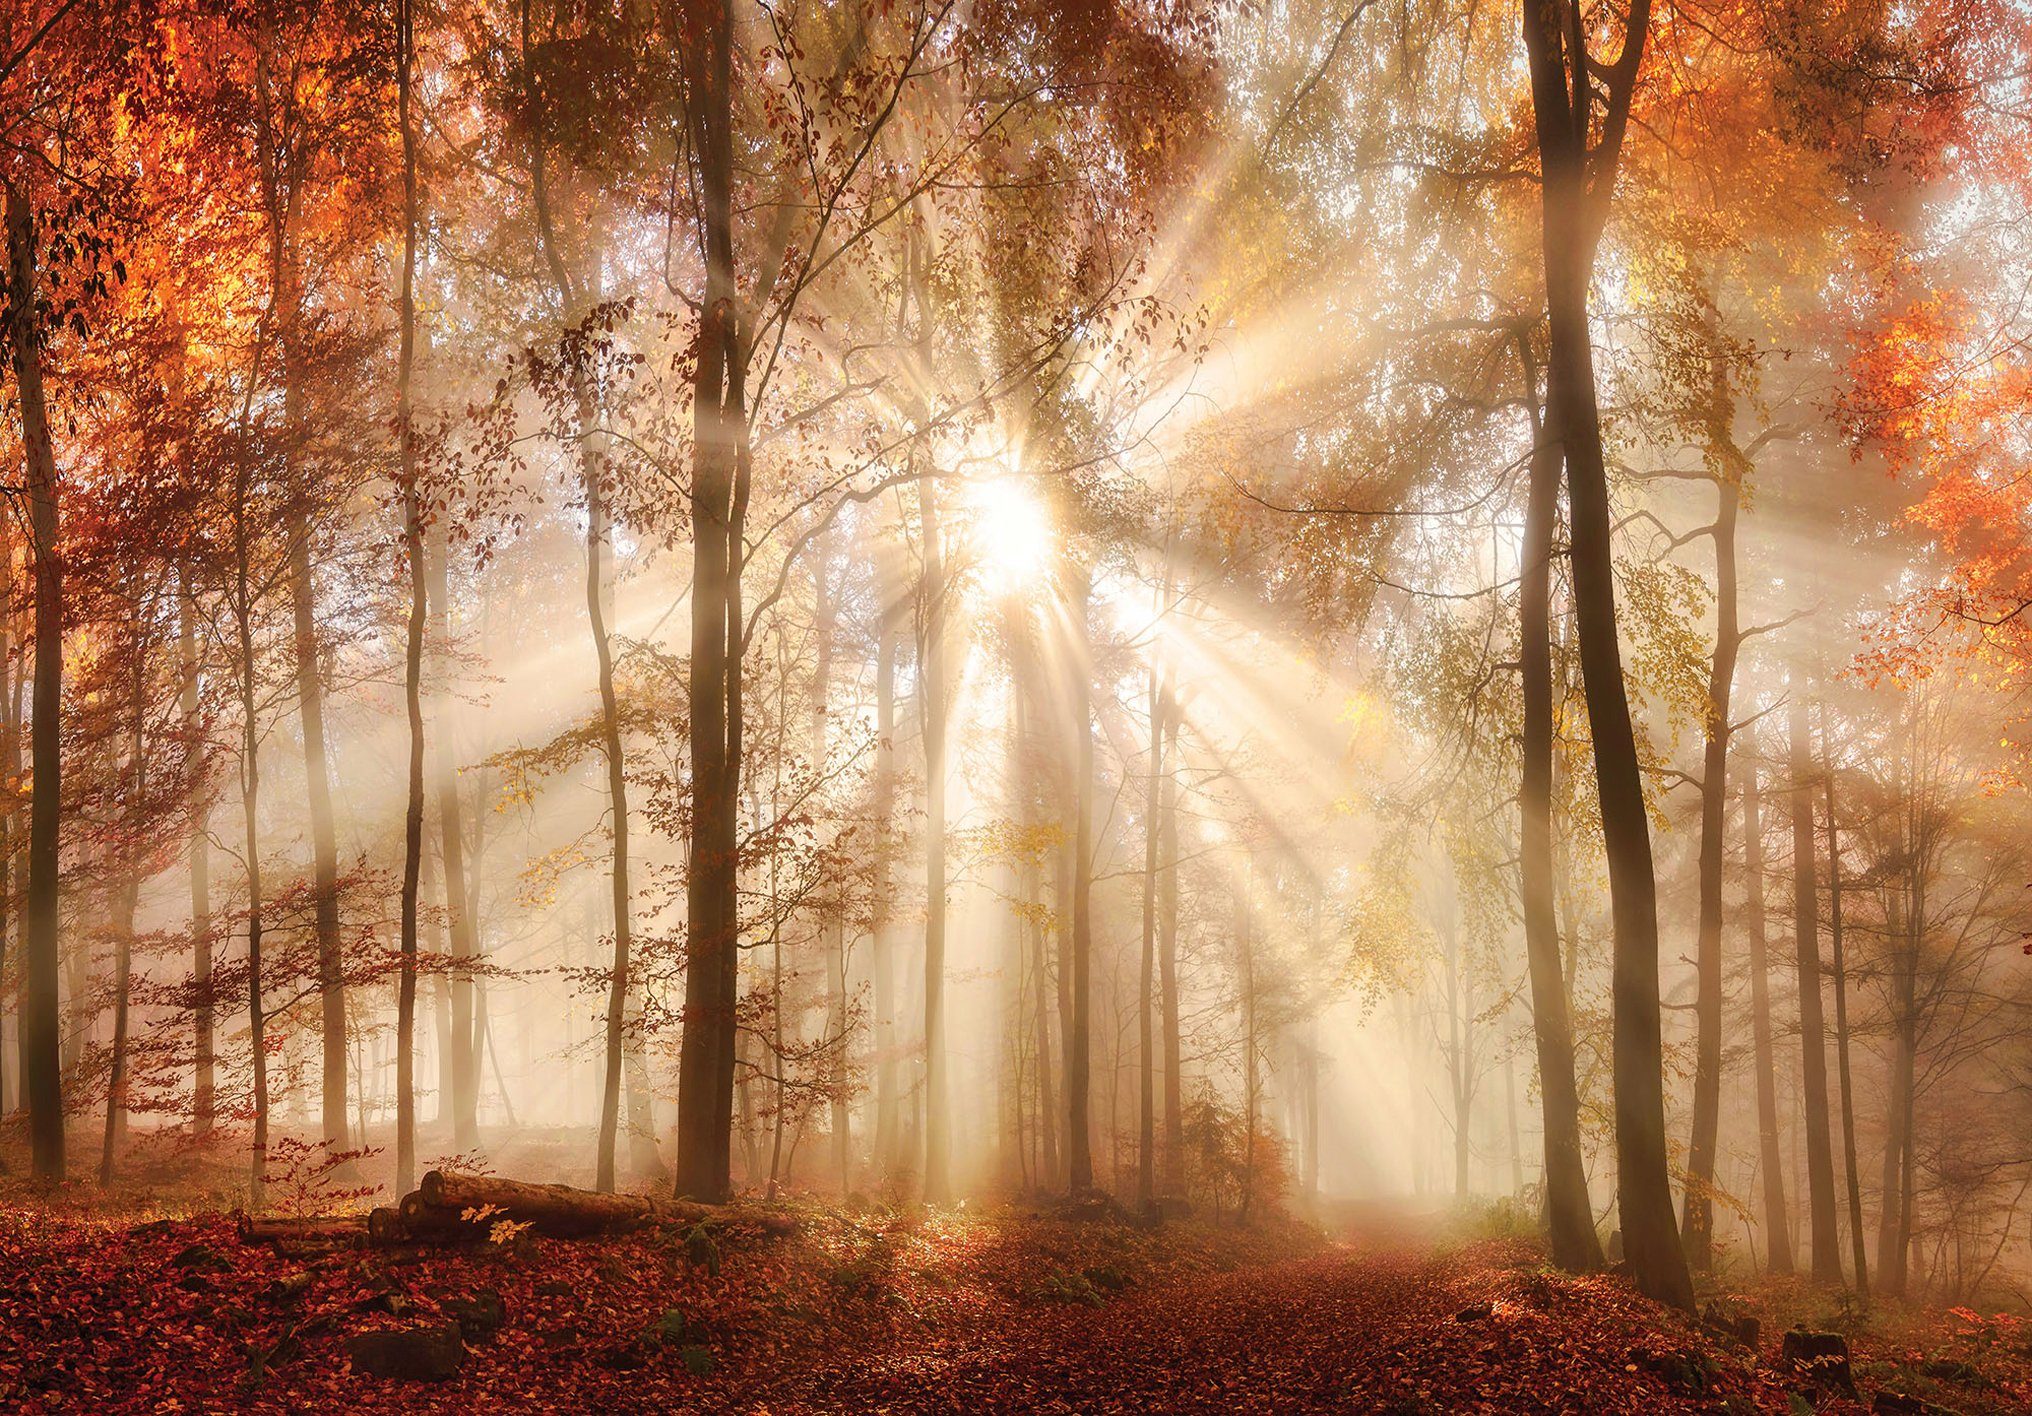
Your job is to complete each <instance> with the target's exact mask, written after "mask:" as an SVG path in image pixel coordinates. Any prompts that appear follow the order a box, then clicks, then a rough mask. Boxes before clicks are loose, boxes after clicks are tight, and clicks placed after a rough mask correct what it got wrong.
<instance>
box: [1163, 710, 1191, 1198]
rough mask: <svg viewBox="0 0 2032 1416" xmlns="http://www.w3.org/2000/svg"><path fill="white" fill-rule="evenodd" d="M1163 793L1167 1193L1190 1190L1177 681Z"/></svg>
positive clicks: (1167, 724) (1168, 719) (1167, 718)
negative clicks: (1181, 1002)
mask: <svg viewBox="0 0 2032 1416" xmlns="http://www.w3.org/2000/svg"><path fill="white" fill-rule="evenodd" d="M1162 711H1163V717H1164V739H1165V746H1164V761H1165V772H1164V793H1163V796H1162V797H1161V798H1160V799H1159V801H1158V811H1159V814H1160V816H1161V818H1162V824H1161V825H1160V827H1159V833H1158V834H1159V838H1160V839H1159V844H1158V849H1159V850H1160V851H1161V852H1162V856H1163V874H1162V875H1161V877H1160V878H1159V881H1158V893H1157V989H1158V996H1159V1000H1160V1002H1161V1005H1162V1011H1163V1027H1164V1192H1165V1194H1167V1195H1174V1196H1183V1195H1184V1194H1185V1078H1184V1076H1183V1074H1182V1073H1181V1071H1180V1065H1181V1057H1180V1054H1181V1052H1182V1047H1181V1044H1180V1039H1179V1025H1178V723H1179V718H1180V716H1181V715H1180V711H1179V705H1178V699H1177V696H1176V693H1175V691H1174V690H1173V687H1172V685H1171V684H1170V683H1169V682H1168V681H1167V682H1166V684H1165V701H1164V703H1163V705H1162Z"/></svg>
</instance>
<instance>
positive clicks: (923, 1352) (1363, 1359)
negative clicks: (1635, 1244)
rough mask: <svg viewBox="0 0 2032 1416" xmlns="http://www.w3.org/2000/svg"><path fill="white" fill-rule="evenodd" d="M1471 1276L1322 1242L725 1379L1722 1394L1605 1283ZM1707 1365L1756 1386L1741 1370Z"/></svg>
mask: <svg viewBox="0 0 2032 1416" xmlns="http://www.w3.org/2000/svg"><path fill="white" fill-rule="evenodd" d="M1491 1277H1492V1276H1491V1273H1490V1271H1489V1270H1488V1269H1487V1268H1486V1267H1482V1266H1477V1265H1474V1264H1468V1263H1463V1262H1461V1261H1458V1260H1455V1259H1451V1258H1446V1257H1440V1256H1435V1255H1433V1254H1431V1253H1429V1252H1426V1253H1412V1252H1409V1251H1404V1250H1366V1251H1358V1250H1352V1249H1336V1250H1333V1251H1330V1252H1328V1253H1325V1254H1321V1255H1317V1256H1313V1257H1309V1258H1302V1259H1294V1260H1291V1261H1289V1262H1285V1263H1281V1264H1276V1265H1272V1266H1269V1267H1262V1268H1250V1269H1245V1270H1238V1271H1236V1272H1232V1273H1228V1274H1222V1275H1217V1276H1213V1277H1210V1278H1207V1279H1204V1280H1201V1281H1198V1282H1194V1283H1191V1284H1181V1285H1174V1286H1171V1287H1167V1288H1164V1289H1160V1290H1156V1291H1152V1292H1147V1293H1141V1294H1127V1295H1123V1296H1121V1297H1119V1298H1116V1299H1114V1300H1113V1301H1111V1302H1109V1303H1107V1304H1106V1305H1105V1306H1103V1307H1100V1308H1085V1307H1074V1308H1066V1309H1053V1310H1048V1311H1042V1312H1036V1313H1034V1314H1032V1315H1029V1316H1028V1317H1027V1318H1026V1320H1025V1321H1023V1322H1021V1323H1020V1324H1010V1323H1009V1322H1008V1321H1007V1317H1006V1315H1005V1316H1004V1318H1003V1321H1002V1322H1001V1323H999V1324H997V1325H995V1326H993V1327H991V1328H987V1329H985V1330H980V1331H953V1332H948V1333H946V1334H944V1335H943V1336H941V1337H940V1338H939V1339H937V1340H936V1341H934V1342H931V1343H921V1342H920V1343H913V1344H911V1345H910V1346H909V1347H908V1348H907V1349H906V1350H904V1351H900V1352H892V1353H883V1352H863V1353H860V1354H857V1355H853V1356H849V1357H843V1358H842V1359H841V1360H823V1361H821V1362H820V1364H819V1365H818V1366H817V1367H816V1368H815V1369H813V1370H811V1371H809V1372H807V1373H803V1374H798V1375H793V1376H788V1377H786V1378H785V1379H784V1380H782V1381H781V1382H778V1383H773V1384H769V1385H768V1386H766V1387H764V1388H762V1389H761V1390H757V1391H754V1392H752V1393H745V1394H744V1397H745V1396H747V1395H752V1396H753V1397H755V1398H758V1399H760V1400H762V1401H763V1402H765V1403H766V1405H767V1407H768V1409H769V1410H770V1411H771V1412H774V1413H782V1412H789V1411H885V1410H886V1411H892V1412H988V1411H1037V1412H1132V1411H1133V1412H1190V1411H1206V1412H1215V1411H1219V1412H1315V1411H1364V1412H1406V1413H1409V1412H1465V1411H1487V1412H1532V1411H1547V1412H1590V1411H1603V1412H1606V1411H1638V1410H1642V1411H1673V1410H1687V1411H1696V1410H1717V1409H1723V1408H1724V1406H1725V1395H1724V1393H1723V1392H1722V1391H1721V1390H1714V1391H1711V1392H1708V1393H1704V1394H1699V1395H1696V1394H1690V1393H1687V1392H1683V1391H1677V1390H1675V1389H1674V1388H1673V1385H1672V1383H1671V1382H1670V1380H1668V1378H1667V1376H1666V1375H1664V1374H1662V1373H1661V1372H1659V1371H1657V1370H1654V1367H1653V1364H1652V1361H1651V1360H1650V1359H1652V1358H1654V1356H1662V1355H1663V1354H1665V1353H1667V1352H1669V1351H1671V1350H1672V1348H1673V1342H1672V1340H1671V1339H1670V1338H1667V1339H1665V1340H1662V1341H1652V1340H1651V1339H1653V1338H1655V1337H1656V1336H1657V1335H1656V1334H1653V1333H1649V1332H1647V1331H1645V1330H1642V1329H1635V1330H1633V1329H1630V1328H1627V1327H1625V1326H1624V1324H1623V1314H1622V1313H1621V1312H1620V1311H1619V1310H1618V1309H1616V1308H1614V1307H1612V1306H1610V1305H1609V1304H1608V1303H1606V1302H1604V1303H1601V1304H1597V1305H1592V1306H1594V1307H1595V1308H1596V1312H1595V1314H1594V1316H1593V1317H1592V1318H1590V1317H1589V1316H1588V1315H1587V1309H1588V1308H1589V1307H1590V1306H1591V1304H1590V1302H1589V1298H1588V1296H1587V1295H1586V1294H1585V1293H1576V1292H1575V1291H1574V1290H1572V1289H1570V1288H1566V1287H1564V1286H1554V1285H1551V1284H1547V1283H1545V1282H1543V1281H1534V1280H1531V1279H1529V1278H1526V1277H1522V1276H1520V1277H1519V1278H1518V1279H1517V1281H1516V1282H1515V1283H1514V1284H1513V1283H1509V1282H1500V1283H1498V1284H1496V1285H1494V1286H1495V1287H1499V1288H1501V1289H1502V1290H1504V1292H1505V1293H1506V1294H1508V1292H1509V1290H1510V1289H1512V1288H1514V1289H1515V1290H1516V1294H1515V1295H1514V1296H1505V1297H1501V1298H1497V1299H1496V1300H1495V1301H1493V1302H1491V1290H1492V1282H1491ZM1481 1305H1487V1308H1488V1311H1487V1312H1484V1311H1483V1310H1482V1306H1481ZM1463 1310H1469V1311H1468V1313H1467V1314H1466V1315H1465V1316H1463ZM1591 1328H1594V1329H1599V1331H1588V1329H1591ZM1654 1348H1655V1349H1656V1352H1655V1353H1654V1352H1653V1350H1652V1349H1654ZM1633 1358H1634V1360H1633ZM1632 1368H1634V1370H1631V1369H1632ZM1732 1375H1734V1376H1740V1375H1741V1374H1736V1373H1723V1374H1721V1378H1722V1380H1723V1381H1727V1378H1728V1377H1729V1376H1732ZM1727 1384H1728V1385H1729V1386H1730V1387H1732V1388H1734V1394H1735V1395H1736V1396H1737V1397H1738V1399H1739V1400H1742V1399H1748V1400H1750V1401H1752V1402H1755V1403H1756V1404H1758V1405H1763V1404H1764V1403H1763V1402H1762V1401H1759V1400H1758V1396H1757V1394H1753V1393H1752V1392H1751V1391H1750V1390H1749V1387H1750V1386H1752V1385H1754V1383H1750V1382H1748V1381H1746V1380H1740V1379H1739V1380H1737V1381H1733V1382H1727ZM1778 1400H1779V1402H1780V1404H1779V1405H1778V1406H1777V1408H1776V1409H1780V1410H1782V1409H1783V1405H1782V1397H1780V1398H1778ZM736 1404H737V1405H738V1402H737V1403H736Z"/></svg>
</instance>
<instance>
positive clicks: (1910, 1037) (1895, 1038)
mask: <svg viewBox="0 0 2032 1416" xmlns="http://www.w3.org/2000/svg"><path fill="white" fill-rule="evenodd" d="M1904 776H1905V774H1904V773H1903V772H1902V771H1899V770H1897V768H1896V767H1895V766H1894V769H1893V776H1892V795H1893V799H1894V800H1896V801H1897V802H1898V810H1899V811H1900V813H1901V814H1902V817H1903V821H1902V824H1901V828H1900V841H1899V846H1900V854H1901V855H1902V856H1903V857H1904V858H1905V860H1906V861H1907V862H1908V864H1907V866H1906V871H1907V885H1906V899H1905V902H1904V908H1903V911H1902V913H1903V915H1904V918H1903V919H1900V918H1898V917H1897V914H1896V913H1895V912H1894V914H1893V917H1892V919H1891V920H1890V921H1889V928H1888V929H1887V930H1886V934H1887V936H1888V938H1889V939H1890V941H1891V948H1892V960H1891V970H1892V972H1891V1086H1890V1094H1889V1096H1887V1097H1886V1098H1885V1101H1886V1105H1885V1111H1886V1112H1887V1119H1888V1122H1889V1124H1888V1126H1887V1128H1886V1131H1885V1136H1884V1169H1883V1175H1882V1185H1881V1188H1880V1190H1879V1195H1880V1201H1879V1207H1878V1221H1877V1281H1878V1284H1879V1286H1880V1287H1881V1288H1882V1290H1883V1292H1884V1293H1886V1294H1887V1295H1889V1296H1890V1297H1893V1298H1902V1297H1904V1296H1905V1288H1906V1283H1907V1280H1908V1278H1909V1277H1910V1275H1909V1272H1908V1259H1909V1255H1910V1236H1911V1231H1912V1217H1911V1208H1910V1197H1909V1194H1908V1186H1907V1183H1906V1176H1907V1175H1908V1173H1909V1171H1910V1166H1909V1159H1910V1156H1911V1153H1912V1150H1913V1143H1912V1141H1913V1138H1912V1119H1913V1111H1914V1103H1913V1093H1914V1091H1915V1090H1916V1085H1917V1073H1918V1052H1919V1048H1918V991H1919V944H1920V941H1921V940H1922V939H1923V938H1925V930H1926V903H1925V889H1924V871H1925V867H1924V865H1923V864H1922V863H1921V861H1920V859H1919V857H1920V854H1921V852H1920V847H1919V840H1918V837H1919V832H1918V830H1917V829H1916V826H1915V823H1914V821H1913V820H1912V817H1913V816H1914V814H1915V813H1914V809H1913V807H1912V805H1911V803H1910V801H1909V800H1906V799H1905V782H1904ZM1894 898H1895V896H1894Z"/></svg>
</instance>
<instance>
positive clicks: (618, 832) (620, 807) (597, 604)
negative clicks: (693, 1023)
mask: <svg viewBox="0 0 2032 1416" xmlns="http://www.w3.org/2000/svg"><path fill="white" fill-rule="evenodd" d="M583 411H585V410H584V409H583V408H582V412H583ZM585 488H586V616H587V618H588V619H589V620H590V621H591V623H592V631H593V651H594V654H595V656H596V657H597V658H598V660H599V669H600V741H601V745H602V747H603V749H604V756H605V758H606V762H607V805H608V811H609V814H610V815H611V817H612V820H613V827H612V829H613V835H614V866H613V873H612V886H613V908H614V958H613V967H612V973H611V976H610V978H609V980H608V987H607V1063H606V1072H605V1076H604V1081H603V1084H602V1086H601V1090H600V1151H599V1164H598V1178H597V1179H596V1181H595V1185H596V1187H597V1188H598V1189H600V1190H601V1191H611V1190H612V1189H613V1188H614V1148H615V1135H616V1132H617V1130H618V1128H619V1126H620V1118H621V1069H622V1063H623V1060H624V1058H623V1054H624V1052H625V1051H626V1050H627V1047H628V1029H627V1023H628V1020H629V1018H628V1014H629V999H630V997H631V996H632V995H631V992H630V987H629V978H628V970H629V962H630V960H629V952H630V929H629V917H628V916H629V894H630V891H629V885H628V778H627V774H626V771H625V767H624V762H623V759H622V756H621V709H620V703H619V700H618V699H617V698H616V696H615V690H614V648H613V642H612V640H611V638H610V637H609V631H608V627H607V610H606V604H605V598H606V596H605V589H606V575H605V559H606V554H607V552H608V549H609V541H610V534H609V533H610V527H609V521H608V516H607V501H606V491H605V489H604V488H603V487H602V486H601V485H600V476H599V471H598V468H597V466H596V465H593V464H592V463H591V462H590V461H588V464H587V466H586V484H585ZM467 1018H468V1021H469V1022H470V1018H471V1002H470V995H469V996H468V1004H467ZM457 1030H458V1017H457V1012H456V1010H454V1014H453V1032H454V1034H455V1036H454V1037H453V1039H452V1045H453V1046H454V1047H457V1046H459V1039H458V1037H457V1036H456V1033H457ZM631 1090H635V1091H638V1092H639V1090H640V1089H639V1088H637V1089H631ZM643 1100H644V1101H645V1102H646V1101H647V1097H646V1096H645V1097H643ZM630 1119H631V1121H632V1120H633V1119H634V1117H633V1115H632V1110H631V1118H630ZM629 1129H630V1133H631V1136H630V1139H631V1145H639V1140H637V1138H636V1137H635V1135H634V1132H635V1129H636V1128H635V1127H634V1126H632V1125H631V1126H630V1128H629ZM650 1140H651V1141H652V1143H653V1140H654V1138H653V1137H651V1138H650ZM637 1156H638V1159H639V1150H638V1152H637Z"/></svg>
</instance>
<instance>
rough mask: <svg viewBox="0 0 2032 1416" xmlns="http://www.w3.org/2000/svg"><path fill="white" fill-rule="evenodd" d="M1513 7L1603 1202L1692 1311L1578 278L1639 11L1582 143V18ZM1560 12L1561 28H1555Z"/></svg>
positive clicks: (1621, 106)
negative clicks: (1540, 243)
mask: <svg viewBox="0 0 2032 1416" xmlns="http://www.w3.org/2000/svg"><path fill="white" fill-rule="evenodd" d="M1522 8H1523V13H1524V38H1525V48H1526V50H1527V51H1528V53H1529V56H1530V67H1531V81H1532V82H1531V88H1532V107H1533V111H1534V113H1535V115H1536V120H1537V136H1538V151H1539V159H1540V167H1541V170H1542V175H1543V193H1542V200H1541V206H1542V215H1543V227H1544V230H1543V240H1544V258H1545V262H1544V263H1545V297H1546V310H1547V314H1548V316H1549V323H1550V328H1551V358H1550V362H1549V364H1548V366H1547V368H1548V377H1547V399H1546V404H1547V424H1548V432H1549V433H1550V435H1551V436H1552V437H1553V438H1555V439H1556V440H1557V441H1558V442H1559V443H1560V445H1561V446H1562V448H1563V449H1564V451H1565V456H1566V474H1567V489H1568V507H1569V523H1570V524H1569V530H1570V541H1571V547H1572V549H1571V556H1570V559H1571V564H1572V570H1573V592H1574V608H1575V612H1576V620H1577V624H1578V627H1579V637H1580V660H1581V674H1582V679H1583V683H1584V687H1585V690H1586V698H1587V707H1588V725H1589V731H1590V734H1591V736H1592V738H1593V741H1594V757H1595V783H1596V789H1597V792H1598V795H1599V798H1600V803H1601V814H1602V835H1603V843H1604V848H1605V852H1606V854H1607V857H1608V867H1609V895H1610V906H1611V913H1612V916H1613V918H1614V922H1615V964H1614V970H1613V980H1612V990H1613V995H1614V1000H1615V1021H1614V1044H1613V1060H1614V1070H1615V1084H1616V1192H1617V1209H1618V1212H1619V1214H1620V1216H1621V1219H1622V1228H1623V1246H1624V1253H1625V1255H1626V1257H1627V1259H1628V1261H1629V1265H1630V1273H1631V1277H1632V1278H1633V1279H1634V1280H1635V1281H1636V1284H1637V1286H1638V1288H1640V1289H1641V1290H1642V1291H1643V1292H1644V1293H1646V1294H1647V1295H1649V1296H1650V1297H1652V1298H1655V1299H1657V1300H1659V1301H1660V1302H1664V1303H1669V1304H1671V1305H1672V1306H1674V1307H1678V1308H1684V1309H1691V1308H1692V1306H1693V1281H1692V1278H1691V1276H1690V1275H1689V1274H1688V1272H1687V1267H1686V1254H1685V1251H1684V1250H1683V1249H1682V1248H1681V1246H1680V1242H1679V1226H1678V1222H1677V1220H1676V1219H1675V1218H1674V1216H1673V1212H1672V1183H1671V1179H1670V1176H1669V1174H1668V1172H1667V1169H1666V1161H1665V1080H1664V1043H1663V1038H1662V1035H1661V1029H1660V1024H1659V1014H1658V899H1657V880H1656V878H1655V876H1654V874H1653V868H1652V858H1651V830H1650V823H1649V821H1648V820H1647V819H1646V816H1645V807H1644V781H1643V772H1642V769H1641V766H1640V765H1639V763H1638V760H1637V743H1636V737H1635V734H1634V732H1633V731H1632V728H1631V725H1630V705H1629V695H1628V690H1627V688H1626V687H1625V685H1624V682H1623V662H1622V649H1621V646H1620V645H1619V643H1618V642H1617V623H1616V584H1615V559H1614V546H1613V544H1612V542H1613V531H1612V524H1611V518H1610V513H1609V488H1608V469H1607V464H1606V459H1605V457H1604V454H1603V449H1602V430H1601V415H1600V409H1599V407H1598V406H1597V403H1596V394H1595V371H1594V349H1593V346H1592V343H1591V340H1590V335H1589V330H1588V284H1589V280H1590V278H1591V277H1592V274H1593V269H1594V256H1595V249H1596V245H1597V243H1598V242H1599V240H1600V237H1601V231H1602V226H1603V224H1604V221H1605V219H1606V216H1607V212H1608V204H1609V200H1610V197H1611V194H1612V192H1613V189H1614V183H1615V174H1616V169H1617V166H1618V161H1619V158H1620V151H1621V144H1622V135H1623V133H1624V131H1625V129H1626V126H1627V124H1628V121H1629V109H1630V94H1631V90H1632V87H1633V86H1634V84H1635V81H1636V75H1637V68H1638V65H1639V63H1640V61H1641V59H1642V57H1643V48H1644V37H1645V29H1646V27H1647V26H1648V24H1649V22H1650V5H1649V3H1648V0H1632V3H1631V5H1630V7H1629V10H1628V12H1627V14H1626V16H1625V20H1624V35H1623V46H1622V52H1621V55H1620V56H1619V57H1618V59H1617V60H1616V62H1615V64H1614V65H1613V66H1612V67H1610V68H1609V69H1608V71H1607V74H1606V80H1607V82H1606V91H1607V95H1608V106H1607V111H1606V114H1605V116H1604V120H1603V133H1602V137H1601V139H1600V142H1599V144H1598V145H1597V146H1595V147H1594V148H1593V149H1592V150H1591V149H1590V147H1589V135H1590V132H1591V129H1592V107H1593V101H1594V100H1593V95H1594V93H1595V91H1596V88H1597V80H1596V78H1595V76H1594V74H1593V72H1592V71H1593V70H1595V69H1596V68H1597V67H1599V66H1598V65H1597V64H1596V61H1594V60H1593V59H1591V58H1590V56H1589V55H1588V54H1587V53H1586V50H1585V45H1584V42H1583V41H1584V34H1585V25H1584V22H1583V21H1582V19H1581V16H1580V12H1579V10H1578V8H1577V6H1576V5H1575V4H1574V3H1573V0H1561V2H1560V3H1558V4H1552V3H1547V0H1524V4H1523V7H1522ZM1561 17H1565V18H1566V19H1567V20H1568V21H1569V24H1568V25H1565V26H1562V25H1561V24H1559V23H1558V20H1559V19H1560V18H1561ZM1569 77H1571V78H1572V79H1573V83H1572V85H1571V87H1569V83H1568V80H1569ZM1576 99H1577V100H1578V101H1576ZM1591 169H1592V171H1591Z"/></svg>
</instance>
